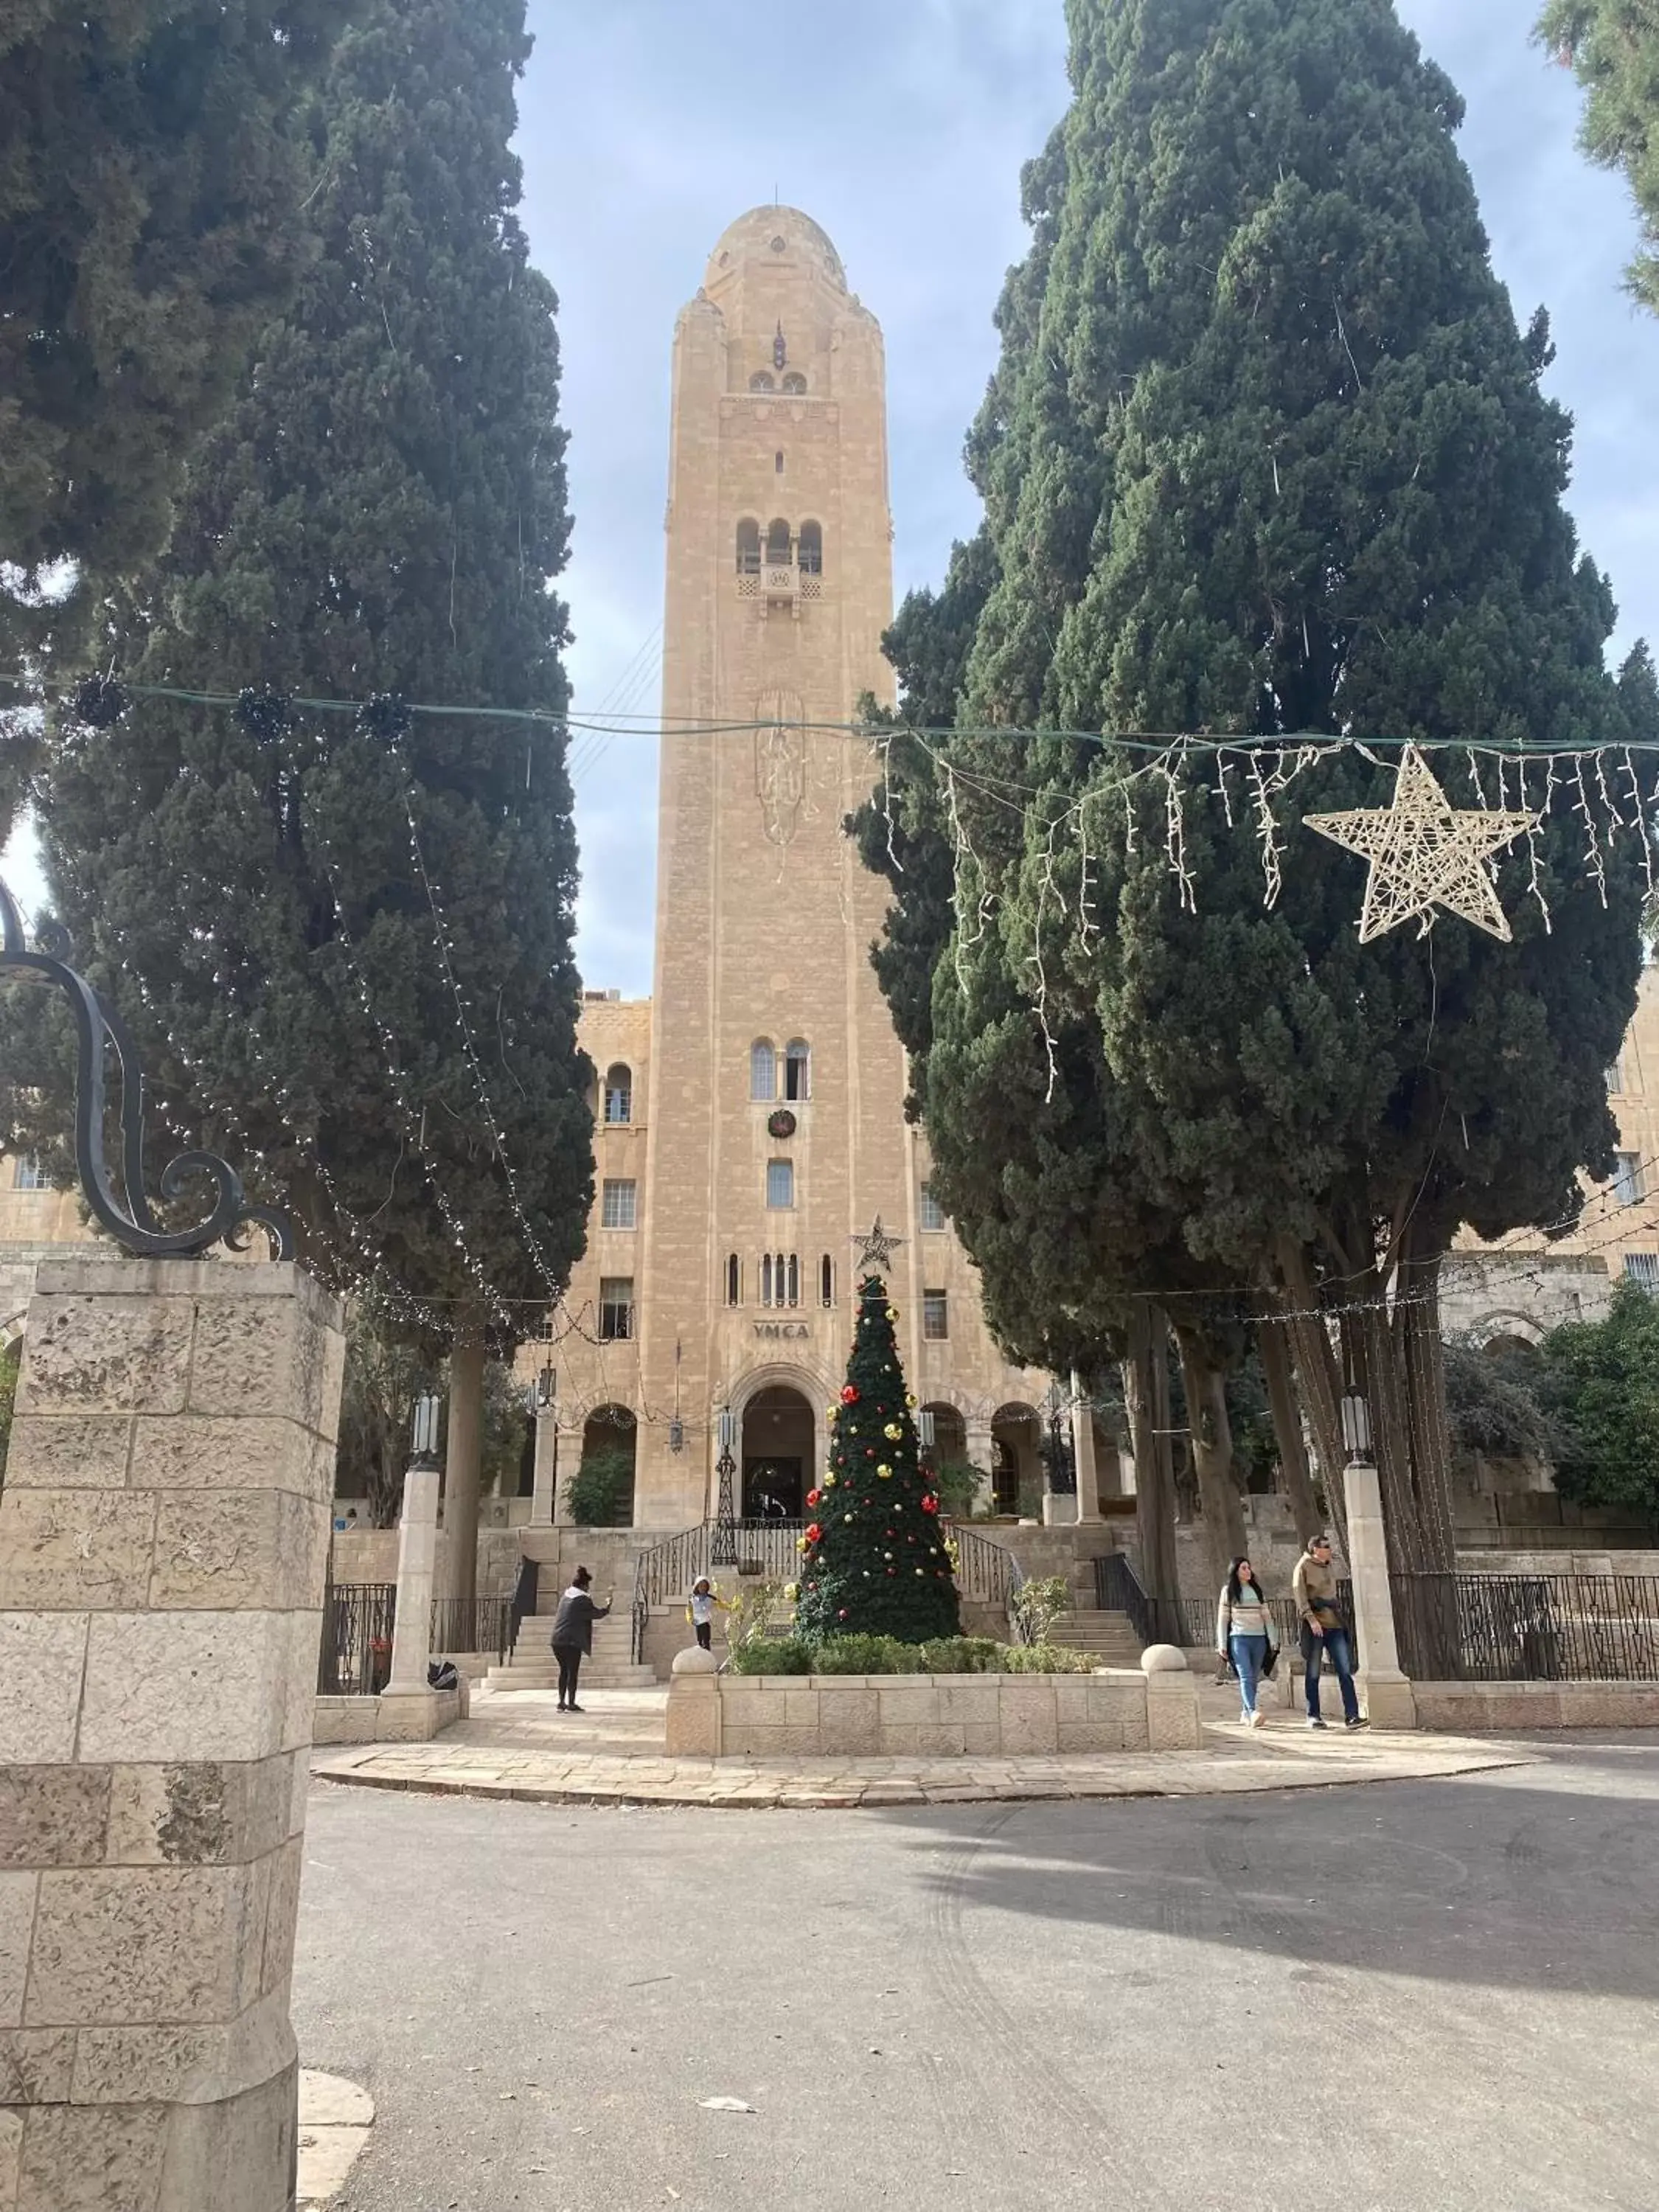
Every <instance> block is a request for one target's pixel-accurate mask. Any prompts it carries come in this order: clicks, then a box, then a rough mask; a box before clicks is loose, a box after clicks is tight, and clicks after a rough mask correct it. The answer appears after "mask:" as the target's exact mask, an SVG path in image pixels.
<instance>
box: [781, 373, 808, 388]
mask: <svg viewBox="0 0 1659 2212" xmlns="http://www.w3.org/2000/svg"><path fill="white" fill-rule="evenodd" d="M783 389H784V390H785V391H786V392H805V389H806V379H805V377H804V376H803V375H802V374H801V373H800V371H799V369H798V368H792V369H791V370H790V372H789V374H788V375H787V376H786V377H785V378H784V380H783Z"/></svg>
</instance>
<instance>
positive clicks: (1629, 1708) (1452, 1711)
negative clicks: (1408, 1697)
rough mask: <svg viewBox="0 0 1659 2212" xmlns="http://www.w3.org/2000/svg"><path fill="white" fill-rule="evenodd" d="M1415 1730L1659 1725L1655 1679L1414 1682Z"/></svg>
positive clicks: (1455, 1732)
mask: <svg viewBox="0 0 1659 2212" xmlns="http://www.w3.org/2000/svg"><path fill="white" fill-rule="evenodd" d="M1412 1694H1413V1698H1414V1699H1416V1702H1417V1724H1418V1726H1419V1728H1425V1729H1443V1730H1444V1731H1446V1732H1447V1733H1448V1734H1449V1735H1464V1734H1466V1733H1468V1731H1470V1730H1476V1731H1478V1730H1480V1729H1568V1728H1659V1682H1413V1684H1412Z"/></svg>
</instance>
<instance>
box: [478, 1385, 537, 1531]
mask: <svg viewBox="0 0 1659 2212" xmlns="http://www.w3.org/2000/svg"><path fill="white" fill-rule="evenodd" d="M530 1421H531V1416H530V1414H529V1413H528V1411H527V1410H526V1407H525V1402H524V1388H523V1385H522V1384H521V1383H520V1381H519V1379H518V1377H517V1376H515V1375H514V1374H513V1370H512V1368H511V1366H510V1365H509V1364H507V1361H506V1360H504V1359H492V1360H491V1361H490V1362H489V1365H488V1366H487V1367H486V1368H485V1369H484V1378H483V1419H482V1423H481V1426H480V1436H479V1443H478V1481H479V1486H480V1487H481V1488H482V1489H484V1490H486V1491H489V1490H494V1491H496V1492H499V1493H500V1494H501V1496H502V1497H504V1498H516V1497H517V1496H518V1494H519V1481H520V1474H521V1473H522V1470H523V1467H524V1449H525V1443H526V1439H527V1438H528V1437H529V1433H530Z"/></svg>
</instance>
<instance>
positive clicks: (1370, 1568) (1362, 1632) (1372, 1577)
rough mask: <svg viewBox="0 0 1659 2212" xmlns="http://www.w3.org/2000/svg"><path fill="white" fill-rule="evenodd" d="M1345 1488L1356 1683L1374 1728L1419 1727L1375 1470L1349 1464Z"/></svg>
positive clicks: (1343, 1478)
mask: <svg viewBox="0 0 1659 2212" xmlns="http://www.w3.org/2000/svg"><path fill="white" fill-rule="evenodd" d="M1342 1486H1343V1490H1344V1492H1345V1493H1346V1499H1347V1507H1348V1572H1349V1574H1350V1576H1351V1577H1352V1580H1353V1610H1354V1631H1355V1634H1356V1637H1357V1639H1358V1644H1359V1654H1358V1657H1359V1664H1358V1668H1357V1670H1356V1674H1355V1684H1356V1686H1357V1687H1358V1692H1359V1697H1360V1702H1361V1703H1362V1704H1363V1705H1364V1709H1365V1714H1366V1717H1367V1718H1368V1719H1369V1720H1370V1723H1371V1726H1372V1727H1373V1728H1401V1729H1409V1728H1415V1727H1416V1726H1417V1701H1416V1699H1414V1698H1413V1694H1412V1686H1411V1683H1410V1681H1409V1680H1407V1677H1406V1676H1405V1675H1404V1674H1401V1671H1400V1652H1399V1648H1398V1646H1397V1645H1396V1644H1395V1632H1394V1596H1393V1593H1392V1591H1391V1590H1390V1589H1389V1549H1388V1545H1387V1542H1386V1541H1385V1539H1384V1537H1383V1498H1382V1490H1381V1486H1380V1484H1379V1483H1378V1480H1377V1474H1376V1468H1374V1467H1371V1466H1370V1465H1368V1464H1366V1463H1365V1462H1350V1463H1349V1465H1348V1466H1347V1468H1346V1469H1345V1470H1344V1472H1343V1476H1342Z"/></svg>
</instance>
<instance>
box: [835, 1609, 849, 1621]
mask: <svg viewBox="0 0 1659 2212" xmlns="http://www.w3.org/2000/svg"><path fill="white" fill-rule="evenodd" d="M846 1618H847V1607H845V1606H842V1608H841V1610H840V1611H839V1612H838V1613H836V1620H846Z"/></svg>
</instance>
